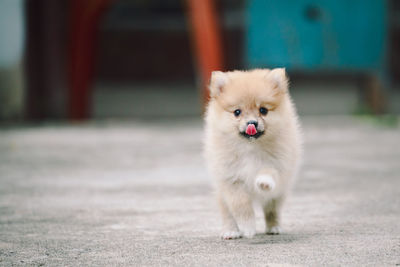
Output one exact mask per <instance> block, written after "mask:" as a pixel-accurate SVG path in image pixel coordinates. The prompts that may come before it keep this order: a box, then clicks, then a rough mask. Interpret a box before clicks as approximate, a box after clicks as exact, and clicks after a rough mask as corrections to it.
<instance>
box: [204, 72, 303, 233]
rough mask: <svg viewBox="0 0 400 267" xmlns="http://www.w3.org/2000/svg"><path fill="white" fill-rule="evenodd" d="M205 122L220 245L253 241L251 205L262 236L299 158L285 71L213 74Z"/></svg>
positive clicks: (272, 229) (273, 227)
mask: <svg viewBox="0 0 400 267" xmlns="http://www.w3.org/2000/svg"><path fill="white" fill-rule="evenodd" d="M209 88H210V95H211V99H210V102H209V104H208V106H207V110H206V116H205V122H206V127H205V157H206V161H207V165H208V168H209V170H210V173H211V174H212V176H213V178H214V181H215V186H216V193H217V198H218V203H219V206H220V211H221V215H222V222H223V230H222V238H223V239H235V238H240V237H242V236H244V237H248V238H251V237H253V236H254V235H255V233H256V229H255V216H254V210H253V203H254V202H258V203H260V204H261V206H262V208H263V211H264V218H265V222H266V233H268V234H279V233H280V231H281V229H280V213H281V207H282V204H283V202H284V200H285V197H286V195H287V193H288V191H289V190H290V187H291V185H292V184H293V181H294V178H295V176H296V173H297V169H298V166H299V161H300V157H301V143H302V142H301V135H300V128H299V123H298V118H297V114H296V110H295V107H294V105H293V102H292V100H291V98H290V95H289V91H288V80H287V78H286V73H285V69H281V68H278V69H272V70H269V69H255V70H251V71H232V72H220V71H214V72H213V73H212V77H211V82H210V87H209Z"/></svg>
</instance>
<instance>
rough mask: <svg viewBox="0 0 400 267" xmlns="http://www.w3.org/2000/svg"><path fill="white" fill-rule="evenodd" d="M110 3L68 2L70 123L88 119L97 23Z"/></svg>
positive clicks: (106, 0) (104, 0) (101, 0)
mask: <svg viewBox="0 0 400 267" xmlns="http://www.w3.org/2000/svg"><path fill="white" fill-rule="evenodd" d="M111 1H113V0H85V1H82V0H71V2H70V3H71V6H70V8H71V9H70V21H69V23H70V27H69V51H68V52H69V57H68V71H69V93H68V94H69V99H68V116H69V118H70V119H87V118H89V116H90V107H91V95H92V92H91V89H92V88H91V86H92V80H93V70H94V60H95V48H96V41H97V32H98V25H99V21H100V19H101V17H102V15H103V14H104V11H105V10H106V8H107V7H108V6H109V4H110V3H111Z"/></svg>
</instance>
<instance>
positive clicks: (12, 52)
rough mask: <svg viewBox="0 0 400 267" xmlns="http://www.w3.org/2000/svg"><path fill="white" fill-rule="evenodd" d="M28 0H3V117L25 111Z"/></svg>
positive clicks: (0, 83) (0, 61) (0, 13)
mask: <svg viewBox="0 0 400 267" xmlns="http://www.w3.org/2000/svg"><path fill="white" fill-rule="evenodd" d="M23 10H24V1H23V0H1V1H0V119H13V118H18V117H21V116H22V114H23V108H24V106H23V103H24V101H23V100H24V89H23V81H22V79H23V75H22V67H21V59H22V53H23V47H24V16H23Z"/></svg>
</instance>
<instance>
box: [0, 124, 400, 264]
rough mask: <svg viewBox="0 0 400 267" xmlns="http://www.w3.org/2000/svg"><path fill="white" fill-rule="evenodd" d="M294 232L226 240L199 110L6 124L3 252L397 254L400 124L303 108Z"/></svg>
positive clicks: (171, 259)
mask: <svg viewBox="0 0 400 267" xmlns="http://www.w3.org/2000/svg"><path fill="white" fill-rule="evenodd" d="M303 124H304V132H305V140H306V142H305V161H304V165H303V168H302V171H301V175H300V178H299V180H298V183H297V186H296V187H295V190H294V192H293V194H292V196H291V198H290V199H289V201H288V202H287V205H286V208H285V210H284V214H283V228H284V230H285V232H284V233H283V234H281V235H279V236H268V235H264V234H263V233H262V232H263V229H264V225H263V222H262V219H261V216H260V213H258V221H257V230H258V234H257V235H256V237H255V238H254V239H240V240H233V241H222V240H220V239H219V238H218V235H219V223H220V222H219V214H218V211H217V208H216V205H215V202H214V199H213V197H212V189H211V187H210V182H209V179H208V175H207V172H206V170H205V167H204V162H203V159H202V156H201V136H202V122H201V121H200V120H199V119H189V118H186V119H183V120H180V121H169V120H163V121H158V122H157V121H139V120H138V121H114V122H113V121H103V122H100V121H98V122H92V123H87V124H72V125H55V124H47V125H41V126H22V127H11V128H10V127H9V128H3V129H2V130H0V265H2V266H11V265H34V266H60V265H62V266H96V265H102V266H114V265H125V266H126V265H127V266H168V265H176V266H290V265H305V266H327V265H328V266H340V265H341V266H368V265H369V266H386V265H387V266H398V265H400V223H399V222H400V129H399V127H395V126H392V127H386V126H379V125H378V124H374V123H371V121H369V120H367V121H365V120H361V119H359V118H353V117H306V118H303Z"/></svg>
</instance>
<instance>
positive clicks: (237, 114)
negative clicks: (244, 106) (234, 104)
mask: <svg viewBox="0 0 400 267" xmlns="http://www.w3.org/2000/svg"><path fill="white" fill-rule="evenodd" d="M240 113H242V111H241V110H240V109H236V110H235V111H234V112H233V114H235V116H236V117H237V116H239V115H240Z"/></svg>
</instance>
